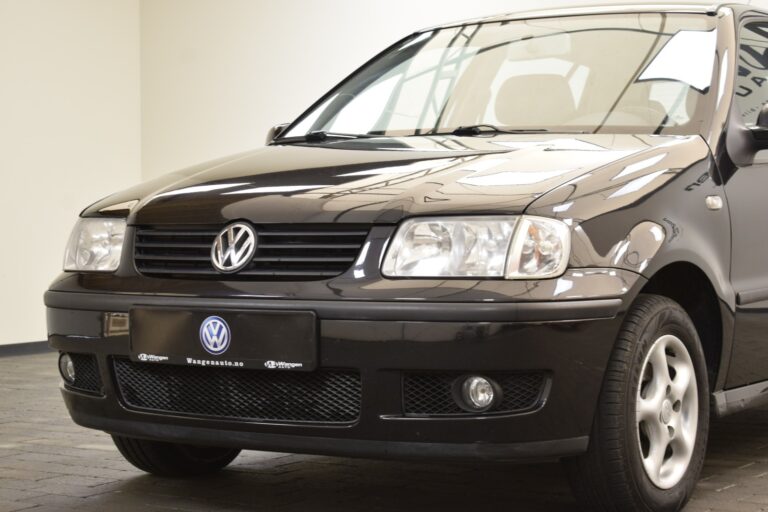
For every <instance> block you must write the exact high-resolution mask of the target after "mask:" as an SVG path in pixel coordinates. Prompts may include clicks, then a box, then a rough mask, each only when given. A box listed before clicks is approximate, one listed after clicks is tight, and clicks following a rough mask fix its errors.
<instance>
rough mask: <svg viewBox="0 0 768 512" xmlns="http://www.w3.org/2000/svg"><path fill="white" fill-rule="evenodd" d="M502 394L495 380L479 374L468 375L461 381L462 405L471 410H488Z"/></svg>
mask: <svg viewBox="0 0 768 512" xmlns="http://www.w3.org/2000/svg"><path fill="white" fill-rule="evenodd" d="M500 394H501V393H500V392H499V389H498V386H497V385H496V384H495V383H494V382H493V381H491V380H489V379H486V378H485V377H480V376H479V375H471V376H469V377H466V378H465V379H464V381H463V382H462V383H461V399H462V402H463V404H462V405H463V406H464V408H465V409H467V410H469V411H473V412H483V411H487V410H488V409H490V408H491V407H493V405H494V404H495V403H496V400H498V397H499V395H500Z"/></svg>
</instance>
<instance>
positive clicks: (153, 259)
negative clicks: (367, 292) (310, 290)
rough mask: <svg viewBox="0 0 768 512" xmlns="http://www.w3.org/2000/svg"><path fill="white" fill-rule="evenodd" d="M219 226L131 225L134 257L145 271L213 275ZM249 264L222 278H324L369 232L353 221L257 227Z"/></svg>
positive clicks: (336, 271)
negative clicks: (337, 223)
mask: <svg viewBox="0 0 768 512" xmlns="http://www.w3.org/2000/svg"><path fill="white" fill-rule="evenodd" d="M220 231H221V228H220V227H209V228H205V227H201V228H190V227H184V228H150V227H141V228H137V229H136V237H135V241H134V247H135V249H134V251H135V252H134V259H135V261H136V269H137V270H138V271H139V272H141V273H142V274H145V275H150V276H162V277H170V278H196V279H205V278H217V279H221V274H220V273H218V272H216V270H215V269H214V268H213V265H212V264H211V247H212V246H213V241H214V239H215V238H216V235H218V234H219V232H220ZM256 232H257V233H256V235H257V248H256V254H255V255H254V257H253V260H252V261H251V264H250V265H248V266H246V267H245V268H244V269H243V270H240V271H239V272H237V273H235V274H232V275H228V276H227V279H241V280H242V279H251V280H279V279H293V280H296V279H299V280H312V279H327V278H331V277H335V276H338V275H341V274H343V273H344V272H345V271H346V270H347V269H349V267H351V266H352V263H354V261H355V259H356V258H357V255H358V254H359V252H360V248H361V247H362V245H363V243H364V242H365V239H366V237H367V236H368V227H366V226H362V227H361V226H359V225H358V226H355V225H343V224H339V225H330V226H329V225H316V226H315V225H299V226H297V225H290V226H274V225H273V226H269V227H257V228H256Z"/></svg>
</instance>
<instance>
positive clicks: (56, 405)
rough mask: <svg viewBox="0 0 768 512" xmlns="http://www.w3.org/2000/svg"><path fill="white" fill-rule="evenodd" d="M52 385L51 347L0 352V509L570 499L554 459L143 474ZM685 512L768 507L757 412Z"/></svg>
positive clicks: (332, 462) (252, 456)
mask: <svg viewBox="0 0 768 512" xmlns="http://www.w3.org/2000/svg"><path fill="white" fill-rule="evenodd" d="M57 386H58V377H57V371H56V357H55V355H53V354H43V355H28V356H15V357H4V358H0V512H10V511H16V510H34V511H35V512H44V511H46V512H47V511H60V510H77V511H79V512H86V511H105V510H108V511H110V512H118V511H133V510H142V511H170V510H181V511H204V510H226V511H239V510H242V511H245V510H249V511H251V510H269V511H272V510H280V511H292V510H296V511H302V512H307V511H308V510H311V511H324V510H334V511H346V510H366V511H370V510H382V511H398V512H402V511H409V510H418V511H425V510H441V511H451V510H462V511H465V510H468V509H469V510H486V509H487V510H500V509H507V510H524V511H539V510H542V511H571V510H573V509H574V502H573V499H572V498H571V496H570V493H569V489H568V484H567V483H566V481H565V478H564V477H563V474H562V471H561V469H560V466H559V465H557V464H550V465H537V466H515V467H501V466H482V467H479V466H452V465H444V464H442V465H429V464H404V463H398V462H377V461H359V460H351V459H336V458H330V457H310V456H299V455H285V454H268V453H260V452H248V453H245V454H243V455H241V456H240V457H239V458H238V459H237V460H236V461H235V463H234V464H233V465H232V466H231V467H230V469H228V470H227V471H224V472H223V473H221V474H220V475H218V476H216V477H213V478H207V479H198V480H189V481H179V480H164V479H157V478H152V477H148V476H145V475H143V474H142V473H140V472H139V471H136V470H134V469H133V468H132V467H131V466H129V465H128V464H127V463H126V462H123V460H122V459H121V458H120V455H119V454H118V453H117V451H116V450H115V449H114V448H113V447H112V444H111V442H110V439H109V437H107V436H106V435H105V434H102V433H100V432H93V431H89V430H85V429H82V428H79V427H77V426H75V425H74V424H72V423H71V421H70V420H69V417H68V416H67V414H66V412H65V410H64V406H63V404H62V402H61V399H60V397H59V392H58V389H57ZM486 496H490V498H488V497H486ZM468 507H469V508H468ZM687 510H690V511H705V510H712V511H740V512H741V511H758V510H767V511H768V410H764V411H758V412H755V413H750V414H747V415H742V416H738V417H734V418H732V419H730V420H728V421H727V422H720V423H718V424H716V425H715V426H714V427H713V433H712V443H711V449H710V453H709V457H708V458H707V466H706V468H705V470H704V479H703V480H702V482H701V484H700V486H699V490H698V492H697V493H696V496H695V499H694V502H693V503H692V504H691V506H689V508H688V509H687Z"/></svg>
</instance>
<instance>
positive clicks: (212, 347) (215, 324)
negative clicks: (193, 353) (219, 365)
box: [200, 316, 232, 356]
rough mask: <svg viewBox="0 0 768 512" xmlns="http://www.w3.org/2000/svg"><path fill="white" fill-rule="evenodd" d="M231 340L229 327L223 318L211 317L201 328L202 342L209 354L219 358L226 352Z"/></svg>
mask: <svg viewBox="0 0 768 512" xmlns="http://www.w3.org/2000/svg"><path fill="white" fill-rule="evenodd" d="M231 339H232V335H231V334H230V331H229V326H228V325H227V322H225V321H224V319H223V318H221V317H218V316H209V317H208V318H206V319H205V320H204V321H203V325H201V326H200V342H201V343H202V344H203V348H204V349H205V351H206V352H208V353H209V354H212V355H214V356H218V355H221V354H223V353H224V352H226V351H227V349H228V348H229V342H230V341H231Z"/></svg>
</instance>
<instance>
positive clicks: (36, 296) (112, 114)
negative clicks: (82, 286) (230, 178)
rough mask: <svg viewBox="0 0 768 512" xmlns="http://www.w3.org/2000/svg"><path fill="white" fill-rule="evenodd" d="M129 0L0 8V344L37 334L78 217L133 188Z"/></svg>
mask: <svg viewBox="0 0 768 512" xmlns="http://www.w3.org/2000/svg"><path fill="white" fill-rule="evenodd" d="M139 71H140V70H139V2H138V0H109V1H104V0H66V1H62V0H0V180H2V181H0V233H1V234H2V242H0V248H1V250H0V283H1V285H0V286H1V289H2V292H0V325H2V329H0V344H6V343H12V342H23V341H39V340H42V339H44V338H45V335H46V329H45V309H44V307H43V302H42V301H43V292H44V291H45V289H46V288H47V287H48V284H49V283H50V282H51V281H52V280H53V278H54V277H55V276H56V275H57V273H58V272H59V271H60V269H61V260H62V255H63V250H64V244H65V241H66V239H67V237H68V236H69V231H70V229H71V228H72V225H73V224H74V222H75V219H76V218H77V214H78V213H79V211H80V210H81V209H82V208H83V207H84V206H86V205H87V204H89V203H90V202H92V201H94V200H96V199H98V198H100V197H102V196H104V195H106V194H108V193H110V192H111V191H114V190H115V189H119V188H123V187H126V186H128V185H130V184H132V183H134V182H137V181H139V180H140V174H141V172H140V165H141V164H140V137H141V134H140V129H141V127H140V97H139V91H140V86H139Z"/></svg>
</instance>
